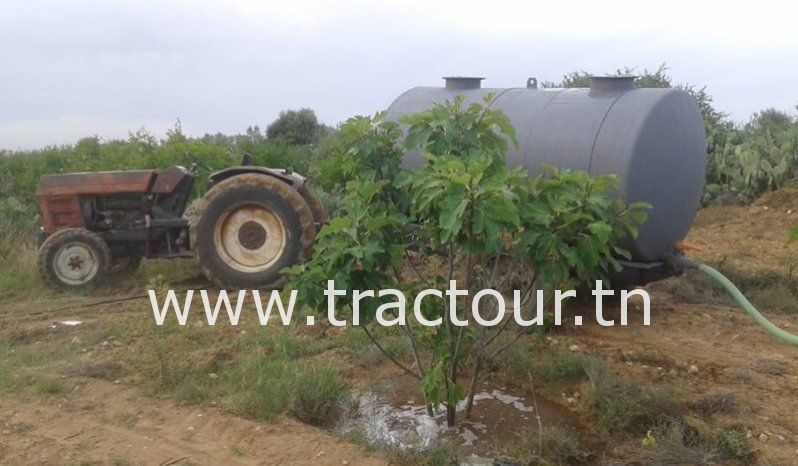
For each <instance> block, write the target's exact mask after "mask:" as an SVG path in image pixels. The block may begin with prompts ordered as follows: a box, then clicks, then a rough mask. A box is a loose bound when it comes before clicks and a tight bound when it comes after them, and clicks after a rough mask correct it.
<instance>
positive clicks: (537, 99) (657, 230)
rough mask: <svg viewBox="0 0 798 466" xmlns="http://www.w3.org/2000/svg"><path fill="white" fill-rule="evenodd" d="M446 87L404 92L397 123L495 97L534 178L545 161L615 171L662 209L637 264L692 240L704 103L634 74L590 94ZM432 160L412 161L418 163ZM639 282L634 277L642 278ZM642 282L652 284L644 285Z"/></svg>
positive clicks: (601, 83)
mask: <svg viewBox="0 0 798 466" xmlns="http://www.w3.org/2000/svg"><path fill="white" fill-rule="evenodd" d="M445 79H446V85H445V87H416V88H413V89H410V90H408V91H407V92H405V93H403V94H402V95H400V96H399V97H398V98H397V99H396V100H394V102H393V103H392V104H391V106H390V107H389V108H388V112H387V118H388V119H389V120H393V121H398V120H399V119H400V118H401V117H402V116H404V115H407V114H412V113H416V112H419V111H423V110H426V109H429V108H430V107H432V106H433V104H435V103H443V102H444V101H446V100H452V99H453V98H454V97H455V96H457V95H462V96H464V98H465V101H466V103H471V102H482V101H483V99H484V98H485V96H486V95H487V94H489V93H493V94H495V96H496V97H495V100H494V101H493V103H492V104H491V107H492V108H494V109H497V110H501V111H503V112H504V113H505V114H506V115H507V116H508V117H509V119H510V121H511V122H512V123H513V125H514V126H515V129H516V135H517V138H518V143H519V147H518V150H515V149H512V150H511V151H510V152H509V153H508V154H507V163H508V164H509V165H511V166H517V165H521V166H523V167H524V168H526V170H527V171H528V172H529V174H530V175H536V174H539V173H540V171H541V167H542V166H543V165H544V164H548V165H553V166H555V167H558V168H561V169H571V170H581V171H586V172H588V173H590V174H592V175H599V174H608V173H615V174H617V175H619V176H620V178H621V184H622V189H621V195H622V196H623V198H624V199H625V200H626V201H627V202H637V201H643V202H648V203H650V204H651V205H652V206H653V207H652V209H651V211H650V212H649V214H648V220H647V221H646V223H645V225H643V227H642V228H641V229H640V233H639V236H638V238H637V239H635V240H632V239H630V240H628V241H627V242H626V243H625V244H624V247H626V248H627V249H628V250H629V251H630V252H631V253H632V256H633V259H634V261H637V262H640V263H643V264H640V265H643V266H644V263H661V261H662V258H663V253H666V252H668V251H670V250H671V249H672V247H673V245H674V244H675V243H676V242H678V241H680V240H682V239H683V238H684V237H685V235H686V234H687V231H688V230H689V229H690V225H691V224H692V222H693V217H694V216H695V213H696V211H697V210H698V207H699V203H700V200H701V193H702V191H703V186H704V170H705V166H706V146H705V141H704V124H703V120H702V117H701V112H700V111H699V109H698V105H697V104H696V102H695V100H694V99H693V98H692V96H690V94H688V93H687V92H685V91H683V90H681V89H640V88H637V87H636V85H635V81H634V77H593V78H592V79H591V84H590V88H589V89H586V88H581V89H579V88H574V89H538V88H537V81H536V80H535V79H534V78H530V79H529V80H528V81H527V86H526V87H521V88H493V89H488V88H482V87H481V85H480V83H481V80H482V78H464V77H454V78H445ZM421 162H422V159H421V157H420V156H419V155H418V154H409V155H408V156H407V159H406V160H405V164H406V165H408V166H413V165H417V164H419V163H421ZM633 281H634V280H633ZM638 281H642V282H645V281H649V279H642V280H638Z"/></svg>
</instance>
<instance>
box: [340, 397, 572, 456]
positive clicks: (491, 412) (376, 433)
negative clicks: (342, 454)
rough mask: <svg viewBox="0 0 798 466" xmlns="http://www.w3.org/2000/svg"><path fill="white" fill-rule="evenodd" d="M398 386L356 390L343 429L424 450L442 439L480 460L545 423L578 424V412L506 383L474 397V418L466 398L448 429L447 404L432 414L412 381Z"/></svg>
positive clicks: (376, 441)
mask: <svg viewBox="0 0 798 466" xmlns="http://www.w3.org/2000/svg"><path fill="white" fill-rule="evenodd" d="M399 385H404V384H399ZM392 388H393V389H395V390H397V392H396V393H391V394H389V395H383V394H379V393H377V392H374V391H355V392H353V393H352V395H353V397H354V399H356V400H357V402H356V403H355V408H354V409H352V410H351V411H350V412H349V413H348V414H347V415H346V416H344V418H343V419H342V421H341V423H340V424H339V430H340V433H341V434H343V435H352V434H357V435H358V436H360V437H361V438H363V439H364V440H365V441H366V442H367V443H368V444H370V445H372V446H374V447H378V448H392V449H400V450H424V449H427V448H429V447H430V446H432V445H433V444H434V443H435V442H437V441H440V440H442V441H446V442H449V443H450V444H452V445H453V446H455V447H456V448H457V449H458V450H461V451H462V452H464V453H466V454H470V455H477V456H473V459H474V460H477V459H479V457H480V456H490V455H492V454H494V453H495V448H496V445H497V442H501V441H504V440H513V439H514V438H519V437H520V436H523V435H528V434H529V433H530V432H536V431H537V430H538V429H539V427H538V426H539V425H544V426H551V425H557V426H567V427H574V426H576V423H577V421H576V417H575V416H574V415H573V414H572V413H570V412H569V411H567V410H565V409H563V408H561V407H560V406H558V405H556V404H554V403H551V402H548V401H546V400H542V399H540V398H538V399H537V400H536V401H535V400H534V399H533V398H532V397H529V396H520V395H514V394H510V393H507V392H505V388H504V387H498V388H492V387H485V388H484V389H483V391H481V392H479V393H477V394H476V395H475V396H474V407H473V409H472V412H471V416H470V419H465V418H464V416H465V405H466V402H465V401H463V402H461V403H459V404H458V406H457V414H458V424H457V427H456V428H454V429H448V428H447V427H446V413H445V410H444V409H443V406H441V407H440V409H438V410H436V412H435V415H434V416H433V417H430V416H428V415H427V410H426V407H425V406H424V405H423V404H422V403H420V402H416V401H415V400H414V399H413V398H414V394H411V393H412V392H410V390H412V389H414V388H415V387H414V386H413V385H412V384H411V385H410V386H407V387H401V386H394V387H392ZM415 389H416V390H417V388H415ZM402 392H406V393H405V396H402ZM416 396H417V395H416ZM538 415H539V416H540V421H538ZM539 422H540V424H539Z"/></svg>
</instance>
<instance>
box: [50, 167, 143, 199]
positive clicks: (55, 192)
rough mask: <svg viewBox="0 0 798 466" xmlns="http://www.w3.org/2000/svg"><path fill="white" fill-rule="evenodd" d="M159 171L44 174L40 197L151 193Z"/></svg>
mask: <svg viewBox="0 0 798 466" xmlns="http://www.w3.org/2000/svg"><path fill="white" fill-rule="evenodd" d="M156 175H157V171H156V170H130V171H114V172H94V173H64V174H62V175H45V176H43V177H41V179H40V180H39V186H38V187H37V188H36V195H37V196H70V195H72V196H74V195H88V194H92V195H100V196H102V195H106V194H122V193H127V194H146V193H148V192H150V189H151V187H152V183H153V181H155V177H156Z"/></svg>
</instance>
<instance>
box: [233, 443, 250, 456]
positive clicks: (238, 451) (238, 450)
mask: <svg viewBox="0 0 798 466" xmlns="http://www.w3.org/2000/svg"><path fill="white" fill-rule="evenodd" d="M230 451H231V452H233V454H234V455H235V456H240V457H244V456H247V451H246V450H244V447H242V446H241V445H239V444H235V445H232V446H231V447H230Z"/></svg>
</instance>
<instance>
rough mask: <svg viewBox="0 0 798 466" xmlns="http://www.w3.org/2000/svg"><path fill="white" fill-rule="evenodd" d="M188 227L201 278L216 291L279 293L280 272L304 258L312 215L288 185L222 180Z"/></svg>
mask: <svg viewBox="0 0 798 466" xmlns="http://www.w3.org/2000/svg"><path fill="white" fill-rule="evenodd" d="M194 219H195V220H197V221H196V222H192V224H191V227H192V229H193V230H194V231H193V235H192V236H194V237H195V242H194V248H195V251H196V254H197V258H198V259H199V264H200V267H201V268H202V271H203V273H204V274H205V276H207V277H208V279H210V280H211V281H212V282H213V283H214V284H216V285H217V286H219V287H220V288H271V289H275V288H279V287H281V286H282V285H283V283H285V278H284V277H282V276H281V275H280V271H281V270H282V269H283V268H285V267H288V266H291V265H294V264H296V263H298V262H300V261H304V260H305V259H307V258H308V257H309V256H310V254H311V252H312V248H313V241H314V239H315V238H316V227H315V224H314V218H313V213H312V211H311V209H310V207H309V206H308V204H307V203H306V202H305V200H304V199H303V198H302V196H301V195H300V194H299V193H298V192H296V191H295V190H294V189H293V188H292V187H291V186H289V185H288V184H286V183H284V182H283V181H280V180H278V179H276V178H272V177H269V176H266V175H262V174H254V173H253V174H243V175H238V176H234V177H232V178H229V179H226V180H224V181H222V182H220V183H219V184H217V185H216V186H214V187H213V188H212V189H211V190H210V191H208V192H207V193H206V194H205V196H204V197H203V198H202V201H201V202H200V206H199V208H198V209H197V214H196V215H195V216H194Z"/></svg>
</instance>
